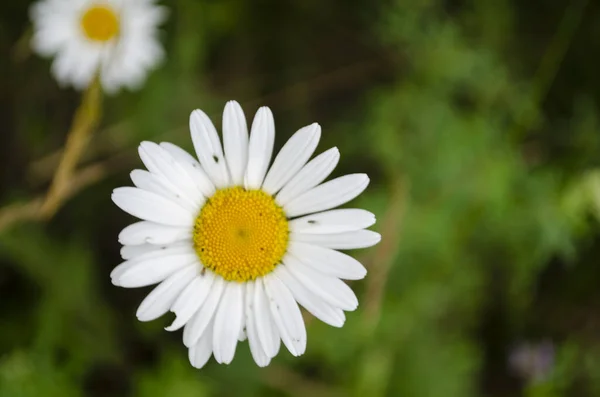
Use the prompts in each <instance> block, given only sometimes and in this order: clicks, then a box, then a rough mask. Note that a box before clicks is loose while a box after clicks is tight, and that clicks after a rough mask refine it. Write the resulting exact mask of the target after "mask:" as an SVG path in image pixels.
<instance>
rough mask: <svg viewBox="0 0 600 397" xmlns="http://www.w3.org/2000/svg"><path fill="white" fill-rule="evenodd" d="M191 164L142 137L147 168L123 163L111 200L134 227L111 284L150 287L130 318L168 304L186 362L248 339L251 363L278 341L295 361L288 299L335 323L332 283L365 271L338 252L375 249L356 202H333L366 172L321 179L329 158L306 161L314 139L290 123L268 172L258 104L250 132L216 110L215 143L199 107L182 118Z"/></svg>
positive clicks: (227, 354)
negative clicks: (127, 171) (128, 183)
mask: <svg viewBox="0 0 600 397" xmlns="http://www.w3.org/2000/svg"><path fill="white" fill-rule="evenodd" d="M190 129H191V134H192V141H193V143H194V148H195V150H196V154H197V156H198V160H199V161H198V160H196V159H195V158H194V157H192V156H191V155H190V154H189V153H187V152H186V151H184V150H182V149H181V148H179V147H177V146H175V145H172V144H169V143H161V144H160V145H158V144H155V143H151V142H143V143H142V144H141V145H140V148H139V153H140V157H141V158H142V161H143V162H144V165H145V166H146V168H147V169H148V170H147V171H145V170H134V171H133V172H132V173H131V178H132V180H133V183H134V184H135V186H136V187H121V188H117V189H115V191H114V192H113V195H112V199H113V201H114V202H115V203H116V204H117V205H118V206H119V207H120V208H121V209H123V210H124V211H126V212H128V213H130V214H131V215H134V216H136V217H138V218H140V219H142V221H141V222H138V223H134V224H132V225H130V226H128V227H126V228H125V229H124V230H123V231H122V232H121V234H120V235H119V241H120V242H121V243H122V244H123V245H124V246H123V248H122V250H121V255H122V257H123V259H124V260H125V261H124V262H123V263H122V264H120V265H119V266H117V267H116V268H115V269H114V270H113V272H112V273H111V278H112V282H113V284H115V285H118V286H122V287H126V288H134V287H143V286H147V285H152V284H157V283H160V284H159V285H158V286H157V287H156V288H155V289H154V290H153V291H152V292H151V293H150V294H149V295H148V296H147V297H146V299H144V301H143V302H142V304H141V305H140V307H139V309H138V311H137V317H138V319H140V320H141V321H150V320H153V319H156V318H158V317H160V316H162V315H163V314H165V313H167V312H168V311H169V310H170V311H172V312H174V313H175V315H176V318H175V321H174V322H173V324H172V325H171V326H169V327H167V328H166V329H167V330H169V331H174V330H177V329H180V328H181V327H184V331H183V343H184V344H185V346H187V347H188V348H189V358H190V362H191V363H192V365H193V366H194V367H197V368H201V367H202V366H204V365H205V364H206V362H207V361H208V359H209V358H210V356H211V355H214V357H215V359H216V360H217V361H218V362H220V363H226V364H227V363H230V362H231V361H232V360H233V357H234V355H235V350H236V346H237V343H238V341H241V340H244V339H246V338H247V339H248V342H249V344H250V350H251V353H252V356H253V358H254V360H255V361H256V363H257V364H258V365H260V366H266V365H268V364H269V362H270V360H271V359H272V358H273V357H275V356H276V355H277V353H278V351H279V347H280V343H281V341H282V342H283V344H284V345H285V346H286V347H287V349H288V350H289V351H290V352H291V353H292V354H293V355H295V356H299V355H301V354H303V353H304V351H305V349H306V339H307V336H306V329H305V325H304V321H303V318H302V315H301V312H300V308H299V307H298V304H300V305H302V306H304V308H306V309H307V310H308V311H309V312H311V313H312V314H313V315H314V316H315V317H317V318H319V319H320V320H321V321H323V322H325V323H327V324H330V325H332V326H335V327H341V326H342V325H343V324H344V321H345V315H344V311H349V310H354V309H356V307H357V306H358V300H357V299H356V296H355V295H354V293H353V292H352V290H351V289H350V288H349V287H348V286H347V285H346V284H345V283H344V282H343V281H342V279H349V280H356V279H361V278H363V277H364V276H365V274H366V270H365V268H364V267H363V266H362V265H361V264H360V263H359V262H358V261H357V260H355V259H354V258H352V257H351V256H348V255H346V254H344V253H341V252H339V251H337V250H340V249H355V248H364V247H369V246H371V245H374V244H376V243H377V242H379V240H380V236H379V234H377V233H375V232H372V231H370V230H366V228H368V227H369V226H371V225H373V224H374V223H375V216H374V215H373V214H371V213H370V212H368V211H365V210H362V209H337V210H335V209H333V208H334V207H336V206H338V205H341V204H344V203H346V202H348V201H350V200H352V199H354V198H355V197H356V196H358V195H359V194H360V193H361V192H362V191H363V190H364V189H365V188H366V187H367V185H368V183H369V178H368V177H367V176H366V175H365V174H353V175H346V176H342V177H339V178H336V179H333V180H330V181H328V182H325V183H322V182H323V181H324V180H325V178H327V176H328V175H329V174H330V173H331V172H332V170H333V169H334V168H335V166H336V165H337V162H338V159H339V152H338V150H337V149H336V148H332V149H329V150H327V151H325V152H324V153H322V154H320V155H318V156H316V157H315V158H314V159H312V160H310V161H309V158H310V157H311V156H312V154H313V152H314V151H315V149H316V147H317V144H318V142H319V138H320V135H321V128H320V126H319V125H318V124H312V125H309V126H307V127H304V128H301V129H300V130H299V131H298V132H296V133H295V134H294V135H293V136H292V137H291V138H290V140H289V141H288V142H287V143H286V144H285V145H284V146H283V148H282V149H281V151H280V152H279V154H278V155H277V156H276V157H275V160H274V161H273V164H272V166H271V167H270V168H269V163H270V161H271V155H272V152H273V141H274V138H275V126H274V121H273V115H272V113H271V111H270V110H269V108H266V107H262V108H260V109H259V110H258V112H257V114H256V116H255V118H254V121H253V123H252V127H251V133H250V137H248V128H247V125H246V119H245V116H244V113H243V111H242V109H241V107H240V105H239V104H238V103H237V102H234V101H231V102H229V103H227V105H226V106H225V112H224V114H223V146H222V145H221V141H220V139H219V136H218V134H217V130H216V129H215V127H214V126H213V124H212V122H211V121H210V119H209V118H208V116H206V115H205V114H204V113H203V112H202V111H200V110H195V111H194V112H192V115H191V117H190Z"/></svg>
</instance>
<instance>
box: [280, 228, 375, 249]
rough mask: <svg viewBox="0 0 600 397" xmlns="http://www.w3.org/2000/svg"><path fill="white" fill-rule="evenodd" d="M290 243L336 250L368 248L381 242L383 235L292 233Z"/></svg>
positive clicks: (359, 232)
mask: <svg viewBox="0 0 600 397" xmlns="http://www.w3.org/2000/svg"><path fill="white" fill-rule="evenodd" d="M290 241H293V242H298V243H308V244H314V245H319V246H321V247H326V248H333V249H336V250H351V249H359V248H367V247H371V246H373V245H375V244H377V243H378V242H379V241H381V235H380V234H379V233H376V232H373V231H371V230H356V231H354V232H345V233H336V234H305V233H290Z"/></svg>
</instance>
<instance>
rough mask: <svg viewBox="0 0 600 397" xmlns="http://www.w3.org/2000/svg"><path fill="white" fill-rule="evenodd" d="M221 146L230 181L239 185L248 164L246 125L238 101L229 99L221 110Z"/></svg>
mask: <svg viewBox="0 0 600 397" xmlns="http://www.w3.org/2000/svg"><path fill="white" fill-rule="evenodd" d="M223 147H224V150H225V159H226V160H227V165H228V166H229V171H230V173H231V182H232V183H233V184H234V185H241V184H242V183H243V182H244V172H245V171H246V165H247V164H248V125H247V124H246V116H244V111H243V110H242V107H241V106H240V104H239V103H237V102H236V101H229V102H227V105H225V111H224V112H223Z"/></svg>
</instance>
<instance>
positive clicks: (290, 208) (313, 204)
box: [283, 174, 369, 217]
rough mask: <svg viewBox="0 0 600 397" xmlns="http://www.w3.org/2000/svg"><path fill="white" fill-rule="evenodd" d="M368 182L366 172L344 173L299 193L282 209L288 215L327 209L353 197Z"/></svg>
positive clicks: (363, 188)
mask: <svg viewBox="0 0 600 397" xmlns="http://www.w3.org/2000/svg"><path fill="white" fill-rule="evenodd" d="M368 184H369V177H368V176H367V175H366V174H351V175H344V176H341V177H339V178H336V179H332V180H331V181H329V182H325V183H323V184H322V185H319V186H317V187H315V188H312V189H311V190H309V191H307V192H306V193H304V194H301V195H300V196H298V197H296V198H295V199H293V200H292V201H290V202H289V203H288V204H286V205H285V206H284V207H283V209H284V210H285V212H286V214H287V216H288V217H296V216H300V215H304V214H308V213H311V212H319V211H324V210H328V209H330V208H333V207H337V206H338V205H341V204H344V203H347V202H348V201H350V200H352V199H354V198H355V197H356V196H358V195H359V194H361V193H362V192H363V190H365V189H366V187H367V185H368Z"/></svg>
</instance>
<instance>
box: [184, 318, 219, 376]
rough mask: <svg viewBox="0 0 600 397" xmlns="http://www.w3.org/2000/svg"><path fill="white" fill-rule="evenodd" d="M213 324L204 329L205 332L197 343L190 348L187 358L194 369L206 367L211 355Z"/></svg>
mask: <svg viewBox="0 0 600 397" xmlns="http://www.w3.org/2000/svg"><path fill="white" fill-rule="evenodd" d="M212 338H213V322H212V321H211V322H210V324H208V326H207V327H206V332H204V333H203V334H202V336H201V337H200V339H199V340H198V342H196V344H194V346H192V347H190V350H189V352H188V357H189V360H190V364H192V367H194V368H198V369H200V368H202V367H204V366H205V365H206V363H207V362H208V360H209V359H210V356H211V355H212V352H213V351H212Z"/></svg>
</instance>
